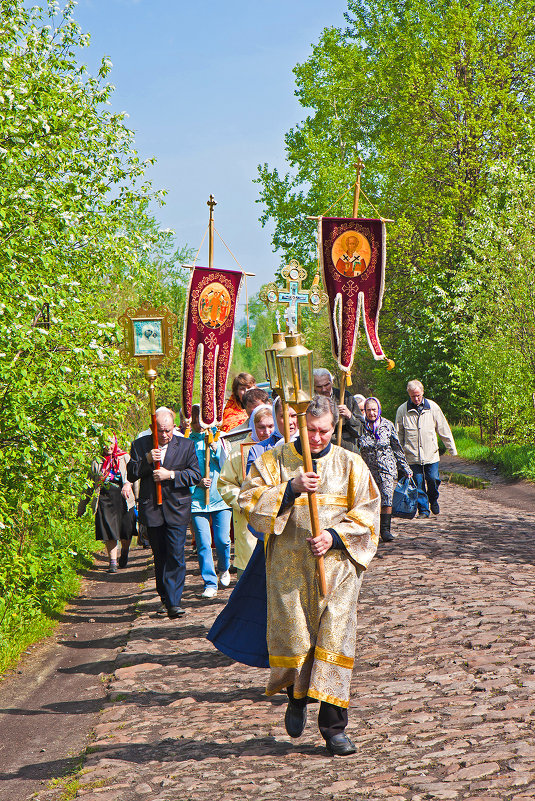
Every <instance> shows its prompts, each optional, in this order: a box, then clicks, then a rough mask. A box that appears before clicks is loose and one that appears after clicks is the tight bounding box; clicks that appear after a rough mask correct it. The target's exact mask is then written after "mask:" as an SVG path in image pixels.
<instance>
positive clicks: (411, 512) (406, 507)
mask: <svg viewBox="0 0 535 801" xmlns="http://www.w3.org/2000/svg"><path fill="white" fill-rule="evenodd" d="M420 491H421V490H420ZM418 494H419V491H418V487H417V486H416V484H415V483H414V481H413V479H412V478H402V479H401V481H398V484H397V487H396V489H395V490H394V499H393V501H392V517H405V518H406V519H407V520H412V518H413V517H414V516H415V515H416V512H417V510H418ZM422 494H423V493H422ZM426 499H427V496H426Z"/></svg>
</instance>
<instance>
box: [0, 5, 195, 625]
mask: <svg viewBox="0 0 535 801" xmlns="http://www.w3.org/2000/svg"><path fill="white" fill-rule="evenodd" d="M74 5H75V3H74V2H71V0H69V2H67V5H66V7H65V9H64V10H63V12H60V11H59V9H58V7H57V6H56V4H55V3H53V2H50V3H48V5H47V6H46V7H45V8H39V7H35V8H33V9H31V10H27V8H26V6H25V4H24V3H23V2H22V0H2V2H0V10H1V15H0V170H1V180H0V285H1V287H2V290H1V296H0V310H1V315H0V350H1V351H2V352H1V354H0V355H1V359H0V598H1V599H2V600H1V601H0V624H2V625H3V626H4V629H6V627H7V629H9V625H11V624H9V620H10V615H12V616H13V618H12V619H13V621H15V622H14V623H13V625H18V624H17V623H16V621H17V620H19V618H17V616H16V614H15V612H14V608H13V603H12V601H13V597H14V596H13V588H14V587H19V590H21V588H23V589H24V588H25V592H26V593H27V595H28V598H31V599H33V600H32V603H34V604H35V608H36V609H38V608H40V607H39V603H41V604H42V603H44V602H45V601H44V599H43V598H42V597H41V598H40V597H39V593H40V592H41V591H42V585H41V584H40V581H41V579H42V571H43V570H46V569H47V568H46V560H45V559H42V560H41V561H39V554H42V552H43V544H44V543H54V541H55V538H57V540H58V543H59V542H62V541H63V539H64V536H63V535H62V537H63V539H62V537H59V536H58V532H59V529H60V528H61V529H62V531H64V530H65V528H64V522H63V521H65V520H69V519H70V520H71V529H70V533H71V536H72V537H73V541H75V539H76V536H77V533H76V532H77V528H76V526H75V525H74V523H72V520H73V517H74V513H75V510H76V505H77V503H78V500H79V499H80V497H81V495H82V494H83V492H84V487H85V484H86V475H87V468H88V465H89V464H90V461H91V458H92V457H93V456H94V455H95V452H96V447H97V438H98V434H99V431H100V430H101V428H102V427H103V426H108V427H113V428H116V430H118V431H121V429H122V427H123V426H124V424H125V420H126V421H128V420H130V421H131V423H132V426H134V421H135V418H136V410H137V409H138V408H140V405H141V404H142V403H143V401H144V393H145V387H144V386H143V384H144V380H143V378H142V376H141V375H140V374H139V371H137V370H128V369H126V368H125V367H124V366H123V365H122V364H121V363H120V362H119V357H118V347H117V345H118V337H119V332H118V329H117V324H116V319H117V316H118V313H119V312H120V311H122V310H123V308H124V307H125V306H126V305H129V304H132V303H134V304H136V303H138V301H139V299H140V298H148V299H149V300H154V302H159V301H161V300H163V299H165V298H166V297H167V298H170V299H172V300H173V299H174V301H176V305H177V306H178V307H179V306H180V297H181V295H180V292H181V291H182V292H183V284H184V281H183V279H182V278H181V277H180V276H179V275H178V274H174V275H173V276H171V277H170V275H169V273H167V274H165V275H162V270H163V269H164V267H165V269H168V270H169V271H170V270H171V266H172V262H173V256H172V250H173V247H175V246H174V245H173V237H172V233H170V232H165V231H161V230H159V228H158V226H157V225H156V223H155V222H154V220H152V218H151V217H150V214H149V213H148V202H149V200H150V199H151V198H152V199H158V197H161V196H159V195H158V193H154V192H153V191H152V189H151V187H150V184H149V183H148V182H147V181H146V179H145V176H144V173H145V170H146V167H147V166H148V165H149V164H150V160H149V161H142V160H141V159H140V157H139V156H138V154H137V152H136V150H135V149H134V146H133V134H132V132H131V131H130V130H129V129H128V128H127V127H126V126H125V123H124V119H123V115H121V114H115V113H112V112H110V111H109V110H108V108H107V105H108V103H109V98H110V95H111V92H112V90H113V87H112V86H111V85H110V84H108V83H107V82H106V78H107V76H108V73H109V70H110V68H111V64H110V62H109V61H108V60H107V59H104V60H103V61H102V64H101V67H100V70H99V73H98V75H97V76H96V77H92V76H90V75H88V74H87V72H86V71H85V69H84V68H83V67H82V66H80V65H79V64H78V62H77V56H76V53H77V51H78V49H79V48H80V47H83V46H84V45H86V44H87V42H88V37H87V36H85V35H83V34H82V33H81V31H80V28H79V26H78V25H77V24H76V22H75V21H74V19H73V8H74ZM58 547H59V544H58ZM32 553H33V554H34V555H35V559H34V560H33V561H32ZM75 557H76V545H75V544H73V547H72V558H73V559H74V558H75ZM65 558H67V556H65ZM71 561H72V559H71ZM38 564H41V565H42V569H41V568H39V567H38ZM29 565H33V566H32V568H31V571H30V572H28V569H27V568H28V566H29ZM17 582H18V583H17ZM19 585H20V586H19ZM30 586H32V587H33V588H34V591H30ZM35 588H40V591H39V592H37V591H36V590H35ZM21 592H22V590H21ZM50 593H51V597H52V596H53V594H54V589H53V584H50ZM16 594H18V595H20V593H19V592H18V591H17V593H16ZM9 599H11V601H10V600H9ZM48 602H49V603H50V598H49V599H48ZM10 603H11V606H10ZM28 603H30V602H28Z"/></svg>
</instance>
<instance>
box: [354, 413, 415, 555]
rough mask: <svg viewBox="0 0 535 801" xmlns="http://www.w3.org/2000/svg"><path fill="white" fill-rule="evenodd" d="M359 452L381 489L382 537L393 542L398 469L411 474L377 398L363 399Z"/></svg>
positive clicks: (385, 540) (358, 439) (408, 474)
mask: <svg viewBox="0 0 535 801" xmlns="http://www.w3.org/2000/svg"><path fill="white" fill-rule="evenodd" d="M357 444H358V446H359V449H360V455H361V456H362V458H363V459H364V461H365V462H366V464H367V465H368V467H369V469H370V472H371V474H372V476H373V478H374V480H375V483H376V484H377V487H378V488H379V492H380V493H381V539H382V540H383V542H391V541H392V540H393V539H394V537H393V536H392V533H391V531H390V524H391V522H392V499H393V497H394V488H395V486H396V484H397V481H398V473H403V474H404V475H406V476H409V477H410V476H412V470H411V469H410V467H409V465H408V462H407V460H406V458H405V454H404V452H403V448H402V447H401V444H400V442H399V439H398V437H397V434H396V429H395V428H394V424H393V423H391V422H390V420H387V419H386V418H384V417H382V416H381V404H380V403H379V401H378V400H377V398H367V399H366V400H365V401H364V419H363V420H362V421H361V427H360V433H359V435H358V437H357Z"/></svg>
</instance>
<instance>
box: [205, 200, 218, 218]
mask: <svg viewBox="0 0 535 801" xmlns="http://www.w3.org/2000/svg"><path fill="white" fill-rule="evenodd" d="M206 205H207V206H209V207H210V217H213V216H214V206H217V200H215V198H214V196H213V195H210V200H207V201H206Z"/></svg>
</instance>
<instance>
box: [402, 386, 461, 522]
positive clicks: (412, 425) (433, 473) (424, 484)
mask: <svg viewBox="0 0 535 801" xmlns="http://www.w3.org/2000/svg"><path fill="white" fill-rule="evenodd" d="M407 392H408V393H409V398H410V400H408V401H407V402H406V403H402V404H401V406H400V407H399V409H398V410H397V412H396V430H397V435H398V438H399V441H400V442H401V445H402V446H403V449H404V451H405V456H406V457H407V461H408V463H409V465H410V468H411V470H412V472H413V475H414V480H415V481H416V484H417V486H418V489H423V490H425V491H426V492H427V497H428V498H429V505H430V507H431V511H432V512H433V514H435V515H438V513H439V512H440V507H439V505H438V488H439V485H440V477H439V473H438V462H439V458H440V457H439V454H438V440H437V434H438V435H439V436H440V438H441V440H442V442H443V443H444V445H445V446H446V448H447V449H448V451H449V452H450V453H451V455H452V456H457V448H456V447H455V442H454V439H453V434H452V433H451V428H450V427H449V425H448V421H447V420H446V418H445V417H444V414H443V412H442V409H441V408H440V406H439V405H438V403H435V402H434V401H432V400H428V399H427V398H424V386H423V384H422V382H421V381H417V380H414V381H409V383H408V384H407ZM418 511H419V514H420V516H421V517H429V511H428V509H426V508H425V507H423V506H421V505H420V502H418Z"/></svg>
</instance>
